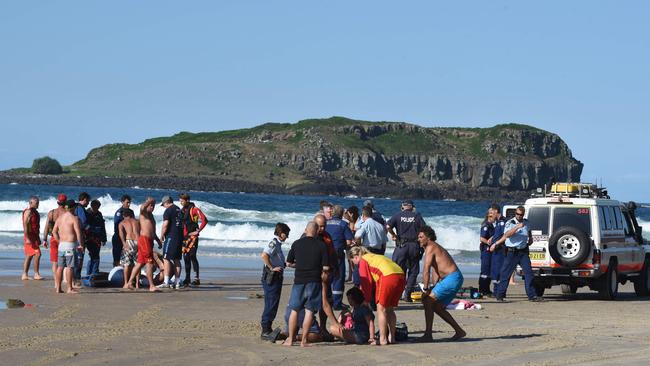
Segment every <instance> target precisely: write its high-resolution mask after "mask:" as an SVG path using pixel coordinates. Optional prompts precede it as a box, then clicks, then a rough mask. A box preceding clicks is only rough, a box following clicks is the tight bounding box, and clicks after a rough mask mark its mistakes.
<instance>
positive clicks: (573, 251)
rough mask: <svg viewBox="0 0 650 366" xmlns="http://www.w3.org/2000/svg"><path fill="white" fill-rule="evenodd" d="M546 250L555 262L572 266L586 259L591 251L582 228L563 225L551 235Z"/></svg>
mask: <svg viewBox="0 0 650 366" xmlns="http://www.w3.org/2000/svg"><path fill="white" fill-rule="evenodd" d="M548 251H549V254H551V258H553V260H554V261H555V262H556V263H558V264H561V265H563V266H567V267H573V266H577V265H578V264H581V263H582V262H584V261H585V259H587V257H588V256H589V253H590V252H591V242H590V241H589V238H588V237H587V234H585V233H584V232H583V231H582V230H578V229H576V228H573V227H570V226H563V227H561V228H559V229H558V230H556V231H555V232H554V233H553V235H551V238H550V239H549V241H548Z"/></svg>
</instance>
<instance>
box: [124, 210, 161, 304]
mask: <svg viewBox="0 0 650 366" xmlns="http://www.w3.org/2000/svg"><path fill="white" fill-rule="evenodd" d="M155 206H156V200H155V199H153V198H151V197H149V198H147V200H146V201H145V202H144V203H143V204H142V206H140V217H139V219H140V236H139V237H138V264H136V265H135V268H133V273H131V278H129V285H131V284H132V283H133V280H136V281H137V282H136V287H139V286H140V282H139V279H140V268H142V266H143V265H146V266H147V281H149V291H151V292H157V291H160V290H159V289H158V288H157V287H156V286H155V285H154V283H153V266H154V259H153V241H154V240H155V241H156V242H158V247H159V248H160V247H162V242H161V241H160V239H159V238H158V235H156V220H155V219H154V217H153V210H154V208H155Z"/></svg>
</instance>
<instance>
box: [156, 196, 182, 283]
mask: <svg viewBox="0 0 650 366" xmlns="http://www.w3.org/2000/svg"><path fill="white" fill-rule="evenodd" d="M161 206H163V207H164V208H165V212H164V213H163V223H162V229H161V230H160V240H162V241H163V261H164V266H165V269H164V272H165V277H164V280H163V283H162V284H161V285H160V286H158V287H159V288H172V287H173V288H175V289H179V288H180V284H179V282H180V279H181V256H182V253H181V250H182V248H183V211H181V209H180V208H179V207H178V206H176V205H175V204H174V201H173V200H172V198H171V197H170V196H164V197H163V198H162V203H161ZM172 273H173V274H174V276H175V277H174V284H171V283H170V282H169V281H170V276H171V274H172Z"/></svg>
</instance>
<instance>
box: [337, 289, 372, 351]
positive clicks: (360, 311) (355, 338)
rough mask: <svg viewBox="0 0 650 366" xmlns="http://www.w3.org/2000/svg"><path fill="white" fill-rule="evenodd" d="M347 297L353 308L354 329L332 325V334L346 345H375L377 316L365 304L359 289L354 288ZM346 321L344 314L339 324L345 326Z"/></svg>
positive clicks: (348, 292)
mask: <svg viewBox="0 0 650 366" xmlns="http://www.w3.org/2000/svg"><path fill="white" fill-rule="evenodd" d="M345 295H346V296H347V298H348V303H350V306H351V307H352V314H351V316H352V324H353V325H352V329H346V328H344V327H341V326H336V325H332V326H330V332H331V333H332V335H333V336H334V337H336V338H338V339H341V340H343V341H345V342H346V343H351V344H368V343H370V344H375V337H374V334H375V315H374V314H373V313H372V309H370V307H369V306H368V304H367V303H366V302H365V298H364V296H363V292H362V291H361V289H359V288H358V287H352V288H351V289H349V290H348V291H347V292H346V293H345ZM344 319H345V318H344V314H341V317H340V319H339V324H341V325H344Z"/></svg>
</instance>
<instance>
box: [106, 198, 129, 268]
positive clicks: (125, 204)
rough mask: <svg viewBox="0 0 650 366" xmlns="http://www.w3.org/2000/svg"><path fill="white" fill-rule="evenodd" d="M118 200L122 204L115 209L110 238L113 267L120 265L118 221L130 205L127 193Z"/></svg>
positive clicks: (120, 250) (122, 217)
mask: <svg viewBox="0 0 650 366" xmlns="http://www.w3.org/2000/svg"><path fill="white" fill-rule="evenodd" d="M120 202H122V206H120V208H118V209H117V211H115V216H114V217H113V238H112V240H111V243H112V244H113V267H117V266H119V265H120V257H121V256H122V247H123V244H122V242H121V241H120V236H119V232H120V231H119V226H120V222H122V220H124V210H128V209H129V207H130V206H131V196H129V195H128V194H125V195H123V196H122V198H121V199H120Z"/></svg>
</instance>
